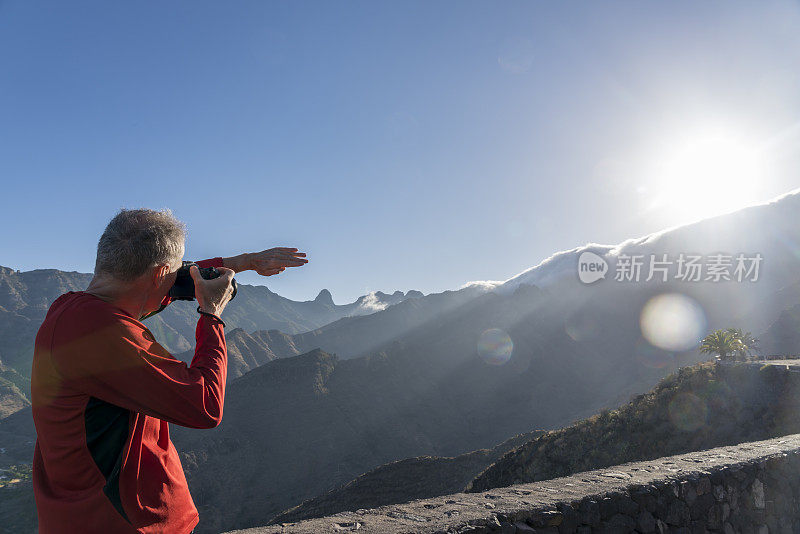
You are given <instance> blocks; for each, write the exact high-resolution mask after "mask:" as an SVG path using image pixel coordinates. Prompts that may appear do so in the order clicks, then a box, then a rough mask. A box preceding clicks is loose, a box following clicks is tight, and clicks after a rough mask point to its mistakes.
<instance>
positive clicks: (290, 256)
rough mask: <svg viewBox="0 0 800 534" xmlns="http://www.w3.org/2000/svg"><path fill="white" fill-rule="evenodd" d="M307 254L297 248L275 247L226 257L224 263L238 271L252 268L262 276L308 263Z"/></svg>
mask: <svg viewBox="0 0 800 534" xmlns="http://www.w3.org/2000/svg"><path fill="white" fill-rule="evenodd" d="M305 255H306V253H305V252H297V249H296V248H291V247H275V248H271V249H268V250H263V251H261V252H253V253H250V254H241V255H239V256H234V257H232V258H224V259H223V260H222V263H223V265H225V266H226V267H230V268H231V269H233V270H234V271H236V272H237V273H238V272H241V271H249V270H252V271H255V272H257V273H258V274H260V275H262V276H272V275H274V274H278V273H281V272H283V270H284V269H286V268H287V267H299V266H301V265H305V264H306V263H308V260H307V259H305Z"/></svg>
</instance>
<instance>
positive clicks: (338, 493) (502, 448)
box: [272, 432, 543, 523]
mask: <svg viewBox="0 0 800 534" xmlns="http://www.w3.org/2000/svg"><path fill="white" fill-rule="evenodd" d="M542 433H543V432H528V433H527V434H521V435H519V436H515V437H513V438H511V439H509V440H507V441H504V442H503V443H500V444H499V445H496V446H495V447H493V448H491V449H480V450H477V451H472V452H468V453H465V454H461V455H459V456H455V457H449V458H443V457H441V456H420V457H417V458H407V459H405V460H398V461H396V462H392V463H389V464H386V465H382V466H380V467H377V468H375V469H373V470H372V471H369V472H367V473H364V474H363V475H361V476H360V477H358V478H356V479H355V480H352V481H350V482H348V483H347V484H345V485H344V486H342V487H340V488H337V489H335V490H333V491H330V492H328V493H326V494H324V495H320V496H319V497H315V498H314V499H310V500H308V501H305V502H304V503H302V504H301V505H299V506H296V507H294V508H292V509H290V510H287V511H286V512H284V513H282V514H279V515H278V516H276V517H275V518H273V519H272V523H288V522H295V521H300V520H301V519H306V518H310V517H321V516H325V515H332V514H336V513H339V512H342V511H346V510H358V509H361V508H376V507H378V506H383V505H385V504H394V503H400V502H407V501H410V500H413V499H424V498H426V497H434V496H437V495H447V494H449V493H457V492H460V491H462V490H463V489H464V487H465V486H466V485H467V484H468V483H469V482H471V481H472V479H473V478H475V476H477V475H478V474H479V473H480V472H482V471H483V470H484V469H485V468H486V467H488V466H489V464H491V463H492V462H494V461H495V460H497V459H498V458H499V457H500V456H501V455H503V454H504V453H506V452H508V451H509V450H510V449H514V448H516V447H518V446H519V445H522V444H523V443H526V442H527V441H529V440H531V439H533V438H534V437H536V436H538V435H539V434H542Z"/></svg>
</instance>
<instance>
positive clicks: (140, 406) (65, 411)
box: [31, 210, 308, 534]
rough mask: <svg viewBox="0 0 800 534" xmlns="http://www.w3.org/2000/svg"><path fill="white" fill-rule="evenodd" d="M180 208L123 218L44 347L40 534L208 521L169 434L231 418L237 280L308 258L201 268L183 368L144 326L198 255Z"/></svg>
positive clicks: (36, 389) (276, 255)
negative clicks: (225, 315) (228, 342)
mask: <svg viewBox="0 0 800 534" xmlns="http://www.w3.org/2000/svg"><path fill="white" fill-rule="evenodd" d="M184 241H185V232H184V227H183V224H182V223H181V222H180V221H178V220H177V219H175V218H174V217H173V216H172V214H171V212H170V211H169V210H164V211H152V210H122V211H120V212H119V213H118V214H117V215H116V216H115V217H114V218H113V219H112V220H111V222H110V223H109V224H108V226H107V227H106V229H105V231H104V232H103V235H102V236H101V237H100V241H99V243H98V245H97V261H96V265H95V275H94V278H93V279H92V281H91V283H90V284H89V287H88V288H87V289H86V290H85V291H75V292H73V291H70V292H69V293H66V294H64V295H62V296H60V297H59V298H58V299H56V301H55V302H53V304H52V305H51V306H50V309H49V310H48V312H47V316H46V317H45V320H44V322H43V323H42V326H41V327H40V329H39V332H38V334H37V336H36V346H35V350H34V358H33V371H32V374H31V400H32V404H33V419H34V423H35V424H36V432H37V441H36V450H35V453H34V460H33V486H34V494H35V496H36V505H37V509H38V515H39V532H40V533H42V534H50V533H71V532H75V533H77V532H80V533H103V534H108V533H113V534H116V533H122V534H125V533H137V532H138V533H170V534H172V533H174V534H188V533H189V532H191V531H192V530H193V529H194V527H195V526H196V525H197V522H198V513H197V509H196V508H195V506H194V503H193V502H192V498H191V496H190V495H189V489H188V486H187V484H186V478H185V477H184V474H183V468H182V467H181V463H180V460H179V458H178V454H177V452H176V451H175V447H174V446H173V445H172V443H171V441H170V439H169V425H168V423H173V424H177V425H181V426H186V427H190V428H212V427H215V426H217V425H218V424H219V423H220V421H221V419H222V407H223V402H224V398H225V378H226V372H227V352H226V347H225V334H224V332H223V327H224V323H223V322H222V319H221V318H220V316H221V315H222V312H223V310H224V309H225V306H226V305H227V303H228V301H229V300H230V298H231V295H232V291H233V289H232V285H231V279H232V278H233V274H234V272H239V271H243V270H247V269H252V270H255V271H256V272H258V273H260V274H262V275H265V276H270V275H274V274H278V273H280V272H282V271H283V270H284V269H285V268H286V267H292V266H300V265H303V264H305V263H306V262H307V261H308V260H306V259H304V258H303V256H305V254H304V253H301V252H297V249H296V248H283V247H281V248H273V249H269V250H265V251H263V252H259V253H254V254H243V255H240V256H236V257H233V258H225V259H223V258H214V259H211V260H206V261H203V262H198V263H199V264H200V265H201V266H203V267H210V266H213V267H217V268H218V270H219V271H220V273H221V275H220V277H219V278H216V279H213V280H204V279H202V278H201V277H200V275H199V272H198V270H197V268H196V267H192V269H191V271H190V273H191V276H192V279H193V280H194V284H195V294H196V298H197V301H198V304H199V308H198V311H199V312H200V314H199V315H198V320H197V327H196V332H195V336H196V342H197V345H196V347H195V354H194V359H193V360H192V363H191V365H189V366H187V365H186V364H185V363H183V362H181V361H178V360H177V359H175V358H173V357H172V356H171V355H170V354H169V352H167V351H166V350H165V349H164V348H163V347H162V346H161V345H159V344H158V343H157V342H156V340H155V338H154V337H153V334H152V333H151V332H150V331H149V330H148V329H147V327H146V326H145V325H144V324H142V323H141V322H140V320H141V319H142V318H143V317H144V316H146V315H147V314H149V313H151V312H153V311H155V310H157V309H159V307H160V306H161V305H162V304H164V305H166V304H169V297H167V293H168V292H169V289H170V287H172V285H173V283H174V281H175V278H176V271H177V270H178V268H179V267H180V266H181V260H182V258H183V253H184Z"/></svg>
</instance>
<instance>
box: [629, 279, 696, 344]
mask: <svg viewBox="0 0 800 534" xmlns="http://www.w3.org/2000/svg"><path fill="white" fill-rule="evenodd" d="M639 325H640V327H641V330H642V336H643V337H644V338H645V339H646V340H647V341H648V342H649V343H650V344H651V345H653V346H654V347H658V348H660V349H664V350H669V351H675V352H683V351H687V350H689V349H692V348H694V347H695V346H697V345H698V343H700V340H701V339H702V337H703V333H704V332H705V329H706V316H705V313H704V312H703V308H702V307H701V306H700V305H699V304H698V303H697V301H695V300H694V299H693V298H691V297H687V296H686V295H682V294H680V293H662V294H660V295H656V296H655V297H653V298H651V299H650V300H648V301H647V303H646V304H645V305H644V307H643V308H642V312H641V315H640V317H639Z"/></svg>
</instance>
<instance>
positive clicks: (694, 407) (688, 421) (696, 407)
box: [667, 393, 708, 432]
mask: <svg viewBox="0 0 800 534" xmlns="http://www.w3.org/2000/svg"><path fill="white" fill-rule="evenodd" d="M667 410H668V412H669V420H670V421H671V422H672V424H673V425H675V426H676V427H678V428H679V429H681V430H684V431H686V432H691V431H693V430H697V429H698V428H700V427H701V426H703V425H705V424H706V418H707V417H708V407H707V406H706V403H705V402H704V401H703V400H702V399H701V398H699V397H697V396H696V395H692V394H691V393H679V394H677V395H675V397H673V399H672V400H671V401H670V403H669V406H668V407H667Z"/></svg>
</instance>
